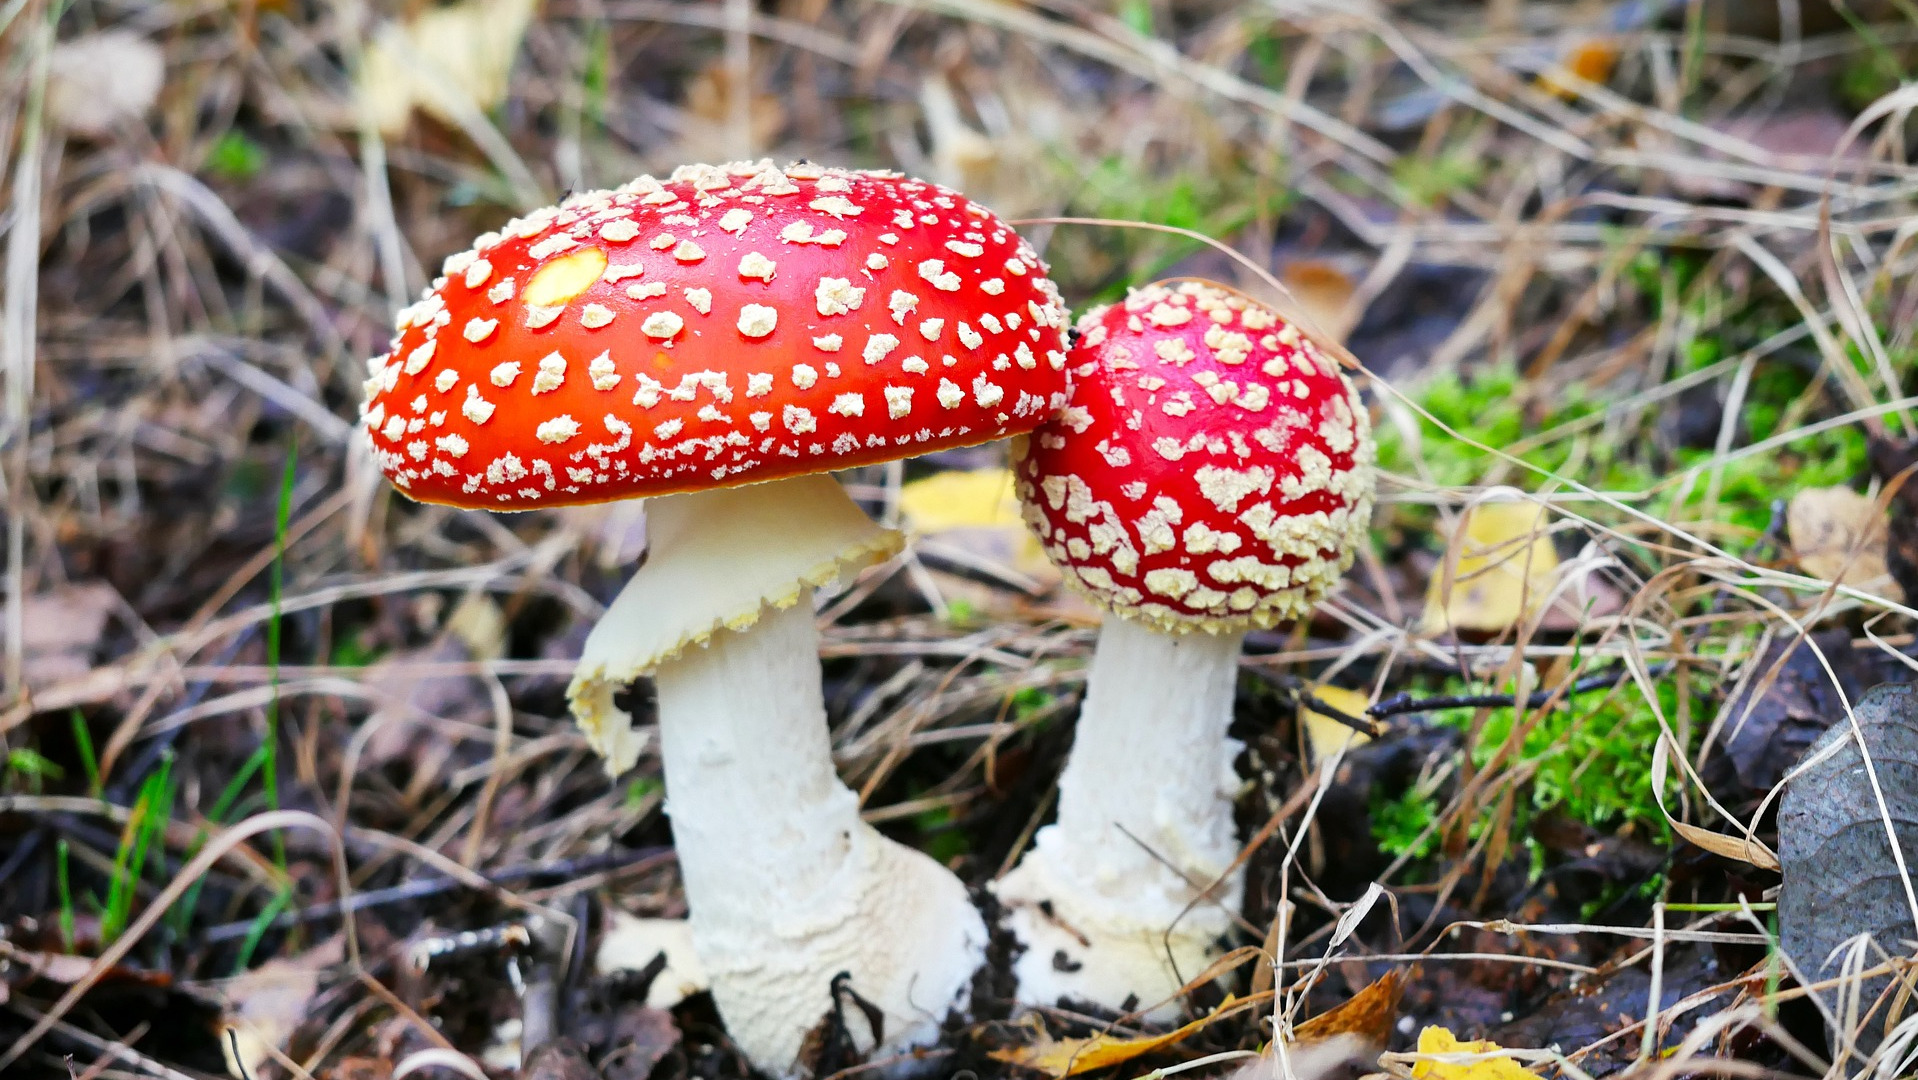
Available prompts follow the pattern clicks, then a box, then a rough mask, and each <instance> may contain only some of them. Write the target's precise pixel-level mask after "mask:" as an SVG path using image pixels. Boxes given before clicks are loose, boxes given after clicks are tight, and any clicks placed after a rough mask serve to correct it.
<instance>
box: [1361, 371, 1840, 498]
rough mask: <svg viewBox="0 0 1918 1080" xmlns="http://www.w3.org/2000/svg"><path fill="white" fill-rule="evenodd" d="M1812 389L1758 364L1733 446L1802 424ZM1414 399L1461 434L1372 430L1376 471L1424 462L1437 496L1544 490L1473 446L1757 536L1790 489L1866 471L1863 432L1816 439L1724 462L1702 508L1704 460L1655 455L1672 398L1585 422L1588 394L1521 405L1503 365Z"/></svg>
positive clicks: (1521, 388)
mask: <svg viewBox="0 0 1918 1080" xmlns="http://www.w3.org/2000/svg"><path fill="white" fill-rule="evenodd" d="M1719 351H1720V347H1719V346H1718V344H1717V343H1716V342H1715V341H1711V340H1706V339H1700V340H1698V341H1696V342H1693V343H1692V344H1691V345H1690V346H1689V347H1688V348H1687V349H1686V350H1684V352H1683V354H1682V355H1683V356H1684V358H1685V359H1684V362H1685V363H1686V364H1687V365H1688V366H1693V367H1694V369H1696V368H1697V367H1703V366H1705V365H1706V364H1709V363H1713V362H1715V361H1716V360H1717V359H1718V353H1719ZM1810 388H1811V377H1810V376H1809V375H1808V374H1806V373H1805V372H1804V371H1803V370H1802V369H1801V368H1799V367H1797V366H1795V365H1792V364H1790V363H1787V362H1783V361H1760V362H1759V364H1758V365H1757V368H1756V370H1755V371H1754V374H1753V377H1752V381H1751V385H1750V388H1749V390H1748V393H1747V396H1746V401H1745V406H1744V410H1743V413H1742V415H1741V417H1740V425H1739V426H1740V429H1741V430H1740V436H1741V437H1740V438H1739V439H1738V440H1736V442H1735V445H1738V446H1742V445H1749V444H1750V443H1751V442H1753V441H1756V440H1759V439H1763V438H1768V437H1770V436H1771V435H1773V434H1776V433H1778V432H1780V431H1781V430H1784V429H1786V427H1787V426H1788V425H1791V426H1803V425H1804V424H1805V423H1806V422H1807V418H1806V417H1805V416H1803V415H1802V410H1797V409H1794V407H1793V403H1794V402H1797V401H1798V400H1799V399H1800V398H1801V397H1803V396H1804V395H1805V393H1806V392H1807V391H1808V390H1809V389H1810ZM1412 396H1413V399H1414V400H1416V401H1417V402H1418V403H1419V404H1420V405H1422V406H1423V407H1424V408H1425V409H1426V410H1427V411H1428V412H1430V413H1431V414H1432V415H1433V416H1434V417H1436V418H1437V419H1438V420H1439V421H1441V422H1443V423H1444V424H1445V425H1446V426H1448V427H1450V428H1451V429H1452V430H1454V431H1456V432H1458V433H1459V435H1458V436H1457V437H1455V436H1453V435H1449V434H1447V433H1446V432H1445V431H1444V430H1442V429H1441V428H1439V427H1438V426H1437V425H1435V424H1433V423H1432V422H1431V421H1428V420H1424V419H1422V418H1421V419H1419V420H1418V428H1419V435H1418V438H1417V440H1416V441H1414V440H1411V439H1408V438H1407V437H1406V435H1405V433H1404V432H1403V431H1402V430H1400V428H1399V426H1398V425H1397V424H1394V423H1390V422H1387V423H1383V424H1380V425H1378V428H1377V437H1378V445H1379V461H1380V463H1381V464H1382V465H1383V466H1384V467H1385V468H1386V469H1388V470H1391V471H1393V472H1397V473H1401V474H1404V475H1414V476H1415V475H1420V464H1421V461H1422V463H1423V467H1424V470H1425V471H1426V472H1427V473H1429V475H1430V477H1431V479H1432V480H1434V481H1436V482H1437V483H1439V484H1441V485H1444V486H1447V487H1469V486H1473V485H1478V484H1483V483H1486V482H1488V481H1489V480H1493V479H1497V480H1498V481H1500V482H1503V483H1509V484H1516V485H1517V486H1519V487H1523V488H1532V489H1536V488H1539V487H1541V486H1543V484H1544V483H1545V481H1543V480H1542V479H1541V478H1540V477H1538V476H1536V475H1532V474H1527V473H1524V472H1521V471H1519V470H1516V469H1514V468H1512V467H1510V466H1508V465H1505V464H1504V463H1503V462H1502V461H1501V460H1500V459H1499V458H1497V457H1495V456H1494V455H1492V454H1489V453H1486V452H1485V451H1482V450H1479V449H1477V448H1476V447H1474V446H1472V445H1471V443H1473V442H1477V443H1480V444H1483V445H1485V446H1488V447H1493V448H1498V449H1502V450H1505V451H1506V452H1508V453H1515V454H1516V456H1517V457H1518V458H1519V459H1520V460H1522V461H1525V462H1528V463H1530V464H1532V465H1535V466H1538V467H1539V468H1541V469H1544V470H1546V471H1548V472H1551V473H1555V474H1558V475H1562V476H1564V477H1565V478H1566V479H1568V480H1575V481H1577V482H1578V483H1581V484H1584V485H1586V486H1588V487H1592V488H1595V489H1597V490H1600V491H1606V492H1613V493H1617V494H1619V495H1621V496H1627V497H1629V496H1631V495H1633V494H1634V493H1642V492H1651V491H1653V490H1654V489H1658V490H1659V491H1660V492H1661V497H1660V498H1657V499H1654V500H1652V501H1651V502H1650V503H1649V504H1643V505H1646V508H1647V509H1650V510H1653V511H1654V512H1658V513H1662V514H1664V515H1666V517H1667V518H1668V519H1669V520H1672V521H1674V522H1680V523H1693V522H1698V521H1700V520H1708V521H1716V522H1719V523H1721V524H1727V525H1732V526H1736V527H1738V528H1740V529H1743V530H1746V531H1748V532H1749V533H1751V534H1752V535H1756V534H1757V533H1758V532H1760V531H1762V530H1763V529H1764V528H1765V526H1766V524H1767V523H1768V522H1769V521H1770V520H1771V513H1772V511H1771V504H1772V501H1773V500H1774V499H1778V498H1781V497H1789V495H1790V494H1791V492H1793V491H1796V490H1798V489H1800V488H1805V487H1826V486H1832V485H1838V484H1847V483H1850V482H1852V481H1853V480H1854V479H1855V478H1857V477H1858V476H1859V475H1861V474H1862V473H1863V471H1864V469H1865V434H1864V431H1863V430H1862V429H1861V428H1859V427H1857V426H1846V427H1841V428H1836V429H1833V430H1830V431H1823V432H1819V433H1816V434H1812V435H1807V436H1805V437H1803V438H1799V439H1794V440H1792V441H1791V442H1790V443H1788V444H1786V445H1784V446H1781V447H1779V448H1776V449H1774V450H1769V451H1765V452H1761V453H1756V454H1751V455H1748V456H1745V457H1739V458H1734V459H1732V460H1729V461H1727V462H1725V463H1724V464H1723V466H1722V475H1721V479H1720V484H1719V491H1718V498H1717V501H1716V503H1715V504H1713V505H1712V506H1711V507H1710V508H1707V506H1706V499H1707V497H1708V495H1709V484H1708V483H1707V482H1706V481H1707V479H1708V470H1709V469H1710V468H1711V463H1712V459H1713V457H1714V451H1712V450H1710V449H1704V448H1691V447H1679V448H1676V449H1666V448H1664V447H1663V446H1661V442H1662V441H1663V440H1661V439H1660V437H1659V432H1658V430H1657V419H1658V410H1659V409H1671V408H1678V407H1681V406H1680V405H1679V404H1678V402H1677V401H1676V399H1672V398H1667V399H1665V401H1664V402H1661V403H1660V404H1659V405H1658V406H1656V407H1655V408H1653V409H1647V410H1643V411H1641V412H1639V413H1637V414H1631V415H1623V414H1621V415H1607V416H1604V417H1602V418H1599V419H1591V418H1593V417H1594V416H1595V414H1599V413H1601V412H1603V411H1604V406H1602V405H1601V404H1600V403H1599V401H1598V400H1597V398H1596V396H1595V395H1594V394H1591V393H1588V392H1587V391H1586V390H1585V389H1584V388H1583V387H1581V386H1578V385H1576V384H1574V385H1571V386H1568V387H1564V388H1562V389H1554V390H1553V391H1552V392H1551V393H1550V395H1549V396H1548V397H1547V396H1543V395H1541V397H1540V400H1539V401H1538V402H1537V403H1536V405H1528V398H1529V397H1530V396H1531V394H1530V388H1529V387H1528V386H1527V385H1526V384H1525V383H1524V380H1523V379H1522V378H1521V377H1520V376H1519V375H1518V373H1517V372H1516V371H1515V370H1514V369H1512V368H1511V367H1509V366H1502V367H1497V368H1493V369H1490V370H1487V371H1481V372H1477V373H1475V374H1473V375H1471V376H1469V377H1463V376H1459V375H1456V374H1449V373H1448V374H1445V375H1441V376H1439V377H1437V378H1435V379H1433V380H1432V381H1430V382H1429V383H1427V384H1425V385H1424V386H1423V387H1421V388H1419V389H1417V390H1416V391H1415V392H1414V393H1413V395H1412ZM1548 402H1549V404H1548ZM1581 420H1584V421H1587V423H1586V424H1584V425H1583V426H1582V428H1580V429H1577V430H1574V429H1566V430H1565V431H1564V432H1562V433H1560V434H1559V437H1549V436H1551V435H1552V433H1554V432H1557V431H1558V429H1560V428H1563V427H1565V425H1567V424H1572V423H1573V422H1575V421H1581ZM1542 436H1545V437H1542ZM1527 444H1532V445H1527ZM1693 468H1696V469H1699V470H1700V472H1699V474H1698V475H1697V476H1696V478H1695V480H1694V482H1692V483H1689V484H1686V483H1682V482H1675V481H1674V480H1673V478H1674V477H1675V476H1678V475H1681V474H1682V473H1683V472H1684V471H1685V470H1688V469H1693ZM1674 498H1675V499H1677V502H1676V504H1674V503H1673V502H1672V500H1673V499H1674ZM1404 513H1406V514H1408V515H1410V516H1409V517H1408V520H1407V524H1413V525H1418V526H1420V527H1423V526H1426V525H1429V523H1430V517H1431V515H1430V514H1429V513H1426V512H1421V511H1416V510H1407V511H1404Z"/></svg>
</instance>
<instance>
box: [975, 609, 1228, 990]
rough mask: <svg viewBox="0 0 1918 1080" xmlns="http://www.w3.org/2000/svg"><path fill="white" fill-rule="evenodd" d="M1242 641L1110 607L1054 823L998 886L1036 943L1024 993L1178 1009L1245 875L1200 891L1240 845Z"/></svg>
mask: <svg viewBox="0 0 1918 1080" xmlns="http://www.w3.org/2000/svg"><path fill="white" fill-rule="evenodd" d="M1243 638H1244V635H1243V634H1216V635H1215V634H1207V633H1190V634H1176V635H1175V634H1167V633H1162V632H1160V631H1158V630H1154V629H1152V628H1151V627H1148V626H1144V625H1140V624H1138V623H1134V622H1130V621H1127V620H1125V619H1120V618H1117V617H1112V616H1108V617H1107V619H1106V621H1105V624H1104V626H1103V627H1102V628H1101V630H1100V632H1099V645H1098V649H1097V651H1096V653H1095V654H1094V656H1093V660H1092V668H1091V671H1090V673H1089V674H1088V677H1087V687H1086V698H1085V704H1084V706H1083V707H1082V708H1081V710H1080V713H1079V722H1078V728H1077V730H1076V732H1075V734H1074V736H1073V742H1072V752H1071V754H1070V756H1069V757H1068V758H1067V760H1066V767H1065V771H1064V772H1063V773H1062V774H1061V775H1060V777H1059V812H1058V816H1057V819H1056V820H1055V822H1054V823H1053V824H1051V825H1048V826H1046V827H1045V828H1044V829H1041V830H1040V831H1039V834H1038V836H1037V837H1036V838H1035V840H1034V842H1033V847H1032V850H1031V851H1030V852H1029V853H1027V855H1026V856H1025V858H1024V859H1023V860H1021V861H1020V863H1019V865H1018V866H1017V867H1016V868H1014V869H1013V870H1012V872H1011V873H1009V874H1007V875H1006V876H1005V877H1004V878H1002V879H1000V881H999V882H998V883H997V884H996V885H995V886H994V888H995V891H996V892H997V893H998V896H999V899H1000V900H1001V901H1002V902H1003V903H1005V904H1006V905H1007V908H1008V912H1007V923H1008V925H1009V927H1010V928H1011V929H1012V931H1013V932H1014V933H1015V934H1017V935H1018V937H1019V940H1020V942H1021V943H1022V944H1023V945H1024V946H1025V947H1026V951H1025V952H1024V953H1023V954H1022V955H1021V956H1020V957H1019V959H1018V960H1017V961H1016V963H1015V965H1014V974H1015V975H1016V976H1017V977H1018V981H1019V991H1018V993H1019V999H1020V1000H1021V1001H1023V1002H1026V1003H1029V1004H1034V1005H1053V1004H1056V1003H1058V1002H1059V1001H1060V1000H1061V999H1065V1000H1069V1001H1075V1002H1091V1003H1093V1004H1096V1005H1100V1006H1103V1007H1105V1008H1108V1009H1122V1008H1125V1007H1127V1006H1126V1003H1127V1001H1128V999H1134V1000H1136V1007H1139V1008H1148V1009H1152V1012H1150V1013H1148V1015H1149V1016H1150V1017H1151V1018H1153V1019H1168V1018H1170V1017H1171V1016H1173V1015H1176V1014H1177V1012H1178V1011H1179V1009H1180V1005H1181V1003H1180V1002H1179V1001H1178V1000H1177V998H1176V996H1175V995H1177V993H1178V991H1179V988H1180V987H1181V986H1182V985H1184V984H1185V983H1186V982H1187V981H1189V980H1191V979H1193V978H1194V977H1196V976H1198V975H1199V974H1200V973H1201V972H1202V971H1204V969H1205V967H1206V965H1207V964H1209V963H1210V962H1211V960H1212V959H1213V958H1214V957H1215V956H1216V955H1217V953H1218V949H1217V947H1216V943H1217V941H1218V939H1219V938H1220V936H1221V935H1223V934H1225V933H1226V932H1227V931H1228V930H1229V929H1230V927H1231V923H1232V913H1233V912H1236V911H1237V910H1238V906H1239V900H1240V896H1241V890H1242V887H1243V878H1242V875H1240V874H1236V873H1235V874H1233V875H1232V876H1231V877H1230V878H1229V879H1227V880H1225V881H1223V882H1220V883H1219V884H1218V887H1217V888H1214V889H1212V891H1211V893H1210V894H1209V895H1207V897H1206V898H1205V899H1203V900H1199V901H1198V902H1197V903H1196V904H1195V903H1194V902H1193V901H1194V900H1195V899H1197V898H1198V897H1199V896H1200V894H1201V892H1202V891H1203V890H1204V889H1205V888H1206V887H1208V886H1210V885H1212V884H1213V883H1214V882H1215V881H1216V880H1217V879H1218V878H1219V877H1220V876H1221V875H1223V874H1225V872H1226V870H1227V869H1228V868H1229V867H1230V866H1231V864H1232V860H1233V858H1234V857H1236V856H1237V854H1238V841H1237V839H1236V834H1235V830H1234V828H1233V822H1232V797H1233V793H1234V790H1235V789H1236V787H1237V785H1238V780H1237V778H1236V776H1235V774H1234V772H1233V769H1232V759H1233V758H1234V757H1235V756H1237V754H1238V751H1239V743H1238V742H1237V740H1234V739H1230V738H1228V737H1227V736H1226V729H1227V728H1228V727H1229V726H1230V725H1231V723H1232V697H1233V688H1234V684H1235V683H1236V681H1237V674H1238V667H1239V645H1240V643H1241V641H1242V640H1243ZM1042 905H1043V907H1042ZM1047 909H1049V911H1048V910H1047ZM1168 999H1170V1000H1168ZM1161 1003H1164V1004H1161ZM1154 1006H1157V1008H1153V1007H1154Z"/></svg>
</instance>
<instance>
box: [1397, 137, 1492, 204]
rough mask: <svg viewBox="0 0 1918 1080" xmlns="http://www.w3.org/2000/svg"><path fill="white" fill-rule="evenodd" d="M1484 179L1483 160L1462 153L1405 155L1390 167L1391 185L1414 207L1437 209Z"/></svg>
mask: <svg viewBox="0 0 1918 1080" xmlns="http://www.w3.org/2000/svg"><path fill="white" fill-rule="evenodd" d="M1484 178H1485V162H1484V160H1483V159H1482V158H1481V157H1480V156H1479V155H1478V154H1474V153H1471V152H1469V151H1465V150H1446V151H1441V152H1440V153H1437V154H1432V155H1429V156H1427V157H1411V156H1409V155H1408V156H1406V157H1402V158H1400V159H1399V160H1398V161H1397V162H1396V163H1394V164H1393V166H1392V182H1393V183H1394V184H1397V185H1398V189H1399V192H1400V193H1401V194H1403V195H1404V196H1405V199H1406V201H1407V202H1410V203H1412V204H1413V205H1415V206H1437V205H1438V204H1440V203H1442V202H1444V201H1446V200H1447V199H1449V198H1451V197H1452V196H1453V195H1456V194H1458V193H1459V192H1461V191H1465V190H1466V189H1468V188H1471V187H1474V186H1476V185H1477V184H1478V182H1479V181H1480V180H1483V179H1484Z"/></svg>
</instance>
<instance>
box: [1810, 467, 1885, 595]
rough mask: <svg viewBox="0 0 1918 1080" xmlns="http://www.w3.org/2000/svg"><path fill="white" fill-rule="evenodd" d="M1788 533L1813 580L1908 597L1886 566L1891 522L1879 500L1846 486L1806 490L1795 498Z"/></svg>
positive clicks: (1879, 593) (1880, 593)
mask: <svg viewBox="0 0 1918 1080" xmlns="http://www.w3.org/2000/svg"><path fill="white" fill-rule="evenodd" d="M1785 533H1786V535H1787V536H1788V537H1789V538H1790V539H1791V547H1792V551H1793V552H1794V553H1795V554H1796V555H1797V556H1798V566H1799V569H1801V570H1803V571H1804V572H1805V573H1807V574H1809V575H1811V576H1812V577H1815V578H1822V579H1824V580H1826V581H1836V582H1838V583H1839V584H1841V585H1850V586H1853V587H1854V588H1859V589H1865V590H1868V591H1870V592H1874V593H1877V594H1878V595H1879V596H1883V597H1885V598H1886V599H1889V600H1902V599H1904V590H1903V589H1901V588H1899V587H1898V583H1897V582H1896V581H1893V580H1892V577H1891V570H1890V568H1889V567H1888V566H1887V565H1886V562H1885V557H1886V544H1887V535H1888V533H1889V522H1888V521H1887V519H1886V517H1885V513H1884V511H1882V510H1880V509H1878V503H1877V502H1876V501H1875V500H1872V499H1869V498H1866V497H1865V496H1863V495H1860V494H1858V493H1857V492H1856V491H1853V490H1852V489H1850V488H1848V487H1828V488H1806V489H1804V490H1803V491H1800V492H1799V493H1798V494H1796V495H1793V496H1792V497H1791V507H1790V509H1788V510H1787V511H1786V513H1785Z"/></svg>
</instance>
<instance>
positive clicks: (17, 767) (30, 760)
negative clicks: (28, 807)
mask: <svg viewBox="0 0 1918 1080" xmlns="http://www.w3.org/2000/svg"><path fill="white" fill-rule="evenodd" d="M66 774H67V771H66V770H65V769H62V768H61V767H60V766H59V765H58V764H57V763H55V762H53V761H51V760H48V758H47V757H46V756H45V755H43V754H41V753H40V752H39V751H38V750H29V749H28V748H26V747H24V746H22V747H20V748H18V749H16V750H9V751H7V790H9V791H25V792H26V793H27V794H29V795H38V794H40V793H41V791H43V790H44V788H45V783H46V781H48V780H55V781H57V780H59V779H61V778H62V777H64V776H66Z"/></svg>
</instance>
